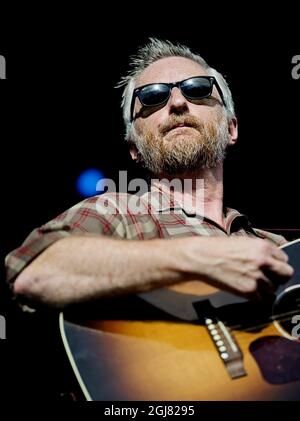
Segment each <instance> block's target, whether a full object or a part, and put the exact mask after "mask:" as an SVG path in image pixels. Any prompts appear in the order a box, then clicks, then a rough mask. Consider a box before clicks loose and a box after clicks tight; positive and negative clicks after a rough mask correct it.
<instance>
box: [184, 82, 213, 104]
mask: <svg viewBox="0 0 300 421" xmlns="http://www.w3.org/2000/svg"><path fill="white" fill-rule="evenodd" d="M181 90H182V92H183V94H184V95H185V96H186V97H187V98H190V99H201V98H207V97H208V96H210V95H211V92H212V83H211V81H210V80H209V79H202V78H196V77H195V78H192V79H188V80H185V81H184V82H183V83H182V84H181Z"/></svg>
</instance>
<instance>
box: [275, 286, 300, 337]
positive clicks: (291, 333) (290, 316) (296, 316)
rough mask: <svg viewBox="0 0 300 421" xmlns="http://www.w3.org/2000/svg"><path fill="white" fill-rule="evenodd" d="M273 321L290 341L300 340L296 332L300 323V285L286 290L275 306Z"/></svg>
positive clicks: (298, 330) (277, 299)
mask: <svg viewBox="0 0 300 421" xmlns="http://www.w3.org/2000/svg"><path fill="white" fill-rule="evenodd" d="M272 313H273V319H274V324H275V326H276V328H277V329H278V330H279V332H280V333H281V334H282V335H283V336H285V337H286V338H288V339H293V340H296V339H300V338H299V335H296V334H295V332H298V333H299V332H300V329H296V327H297V326H296V324H297V323H298V324H299V322H300V285H294V286H292V287H290V288H287V289H286V290H284V291H283V292H282V293H281V294H280V295H279V296H278V297H277V298H276V300H275V302H274V304H273V311H272Z"/></svg>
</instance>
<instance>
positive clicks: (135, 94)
mask: <svg viewBox="0 0 300 421" xmlns="http://www.w3.org/2000/svg"><path fill="white" fill-rule="evenodd" d="M190 79H206V80H209V81H210V84H211V91H210V94H209V95H206V96H203V97H201V98H191V97H189V96H188V95H185V94H184V92H183V91H182V90H181V86H180V85H181V84H182V83H184V82H186V81H187V80H190ZM151 85H166V86H167V87H168V88H169V94H168V96H167V98H166V99H165V100H164V101H162V102H160V103H157V104H155V105H145V104H144V103H143V101H142V100H141V98H140V95H141V90H142V89H143V88H146V87H147V86H151ZM214 85H215V87H216V88H217V91H218V93H219V95H220V97H221V99H222V101H223V104H224V106H225V107H226V102H225V100H224V95H223V92H222V89H221V88H220V85H219V84H218V82H217V80H216V78H215V77H214V76H192V77H189V78H187V79H184V80H180V81H179V82H170V83H164V82H157V83H148V84H147V85H143V86H140V87H139V88H135V90H134V91H133V94H132V100H131V106H130V120H131V121H132V120H133V111H134V104H135V98H136V97H138V99H139V101H140V103H141V104H142V105H143V107H149V108H150V107H157V106H159V105H162V104H166V103H167V102H168V100H169V98H170V96H171V92H172V89H173V88H175V87H176V88H178V89H179V90H180V92H181V93H182V95H183V96H184V97H185V98H186V99H187V100H192V101H196V100H197V99H198V100H200V99H205V98H209V97H210V96H211V95H212V91H213V87H214Z"/></svg>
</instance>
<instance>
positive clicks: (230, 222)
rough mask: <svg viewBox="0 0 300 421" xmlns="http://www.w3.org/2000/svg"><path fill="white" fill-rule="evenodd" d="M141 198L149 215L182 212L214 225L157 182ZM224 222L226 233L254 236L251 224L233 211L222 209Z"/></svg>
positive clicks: (245, 217)
mask: <svg viewBox="0 0 300 421" xmlns="http://www.w3.org/2000/svg"><path fill="white" fill-rule="evenodd" d="M142 198H144V199H146V200H147V201H148V202H147V203H148V208H149V211H150V212H151V213H164V212H166V211H176V210H179V211H183V213H184V214H185V215H186V216H188V217H196V216H200V217H201V218H202V219H203V220H205V221H206V222H208V223H212V224H215V225H216V223H214V221H211V220H209V219H208V218H205V217H203V215H202V213H200V212H199V213H197V210H196V213H195V212H194V210H191V208H188V207H187V206H186V205H185V203H183V202H181V201H179V200H178V198H176V199H175V197H174V192H173V191H172V190H170V188H169V186H168V185H166V184H164V183H162V182H160V181H158V180H157V182H156V181H153V180H152V182H151V187H150V191H148V192H147V193H145V194H144V195H143V196H142ZM224 222H225V230H226V232H228V233H230V232H234V231H238V230H239V229H245V230H246V231H250V232H252V233H253V234H255V231H254V230H253V228H252V225H251V223H250V222H249V219H248V217H247V216H246V215H244V214H242V213H240V212H238V211H237V210H235V209H232V208H228V207H224Z"/></svg>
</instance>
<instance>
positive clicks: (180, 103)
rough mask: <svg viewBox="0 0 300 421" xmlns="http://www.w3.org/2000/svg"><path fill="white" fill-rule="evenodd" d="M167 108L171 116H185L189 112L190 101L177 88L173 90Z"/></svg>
mask: <svg viewBox="0 0 300 421" xmlns="http://www.w3.org/2000/svg"><path fill="white" fill-rule="evenodd" d="M167 106H168V111H169V114H185V113H186V112H188V111H189V106H188V101H187V99H186V98H185V97H184V96H183V95H182V93H181V91H180V89H178V88H177V87H175V88H173V89H172V91H171V95H170V98H169V101H168V104H167Z"/></svg>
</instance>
